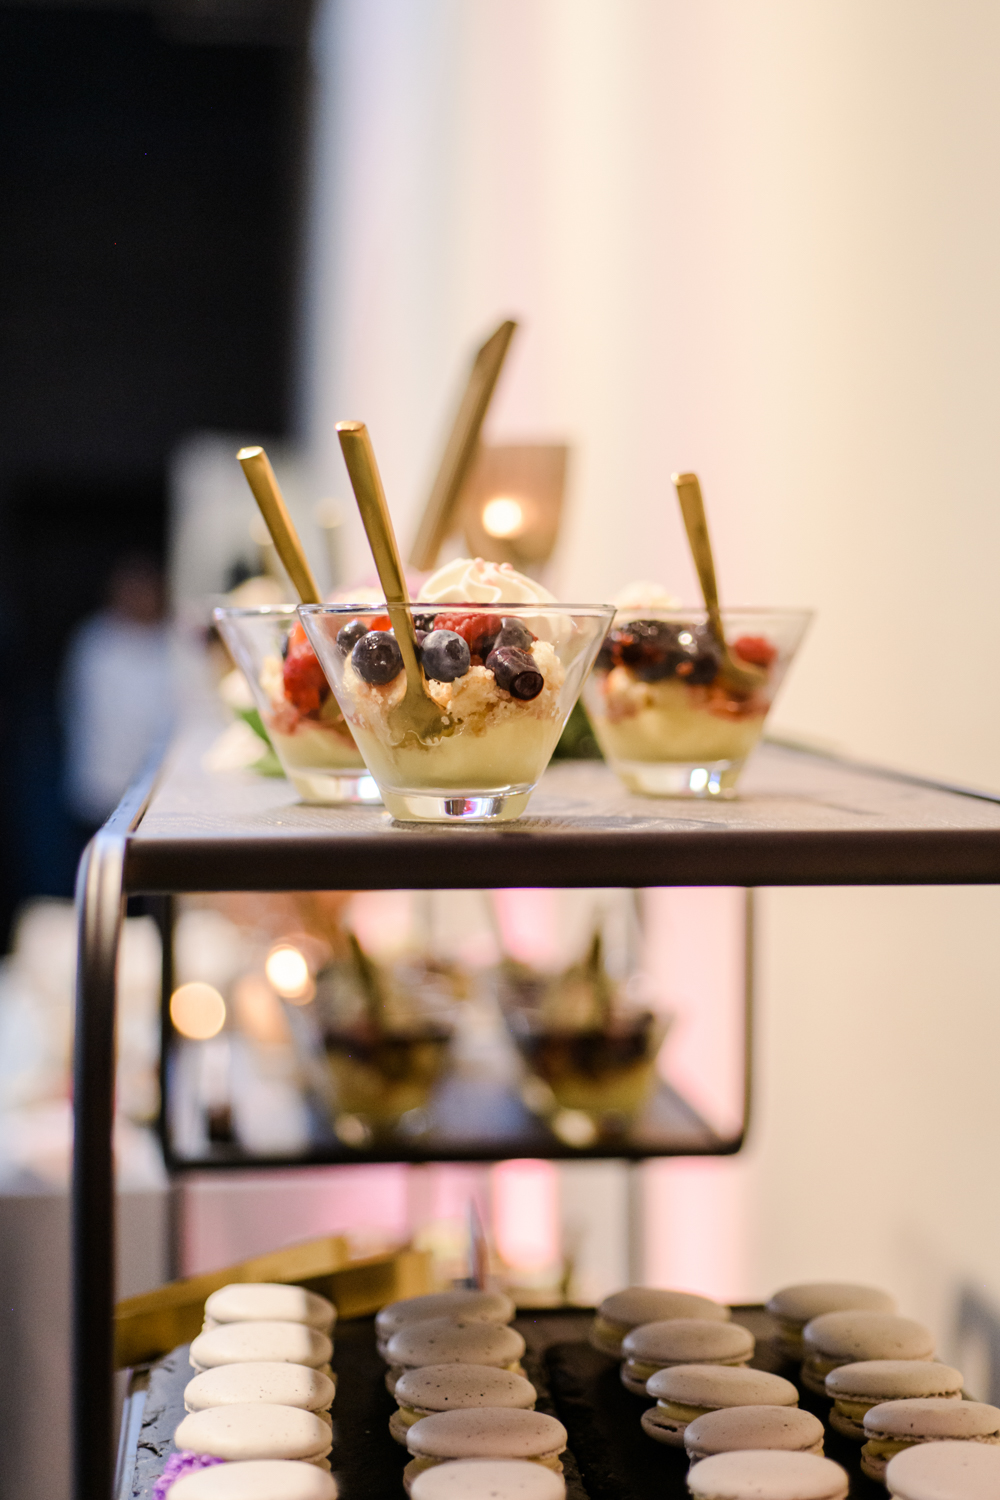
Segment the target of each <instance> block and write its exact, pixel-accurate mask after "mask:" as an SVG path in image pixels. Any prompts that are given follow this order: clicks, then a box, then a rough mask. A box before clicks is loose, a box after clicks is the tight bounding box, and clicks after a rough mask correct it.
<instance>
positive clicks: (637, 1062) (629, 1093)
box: [499, 935, 670, 1147]
mask: <svg viewBox="0 0 1000 1500" xmlns="http://www.w3.org/2000/svg"><path fill="white" fill-rule="evenodd" d="M499 990H500V1003H501V1008H502V1010H503V1013H504V1017H505V1019H506V1022H507V1027H508V1030H509V1031H510V1034H511V1036H512V1038H513V1040H514V1044H515V1046H516V1048H517V1050H518V1053H519V1054H520V1056H521V1060H522V1062H523V1063H524V1066H525V1069H526V1078H525V1083H524V1086H523V1088H522V1097H523V1099H524V1101H525V1103H526V1104H527V1105H528V1107H529V1108H530V1109H532V1110H533V1111H534V1112H535V1113H537V1114H540V1115H542V1116H544V1117H545V1118H546V1119H547V1120H548V1122H549V1124H550V1126H551V1128H552V1129H553V1130H554V1131H555V1133H556V1134H557V1135H558V1136H559V1137H560V1139H562V1140H563V1142H564V1144H566V1145H570V1146H577V1147H586V1146H590V1145H592V1144H593V1143H594V1142H595V1141H596V1140H598V1139H599V1138H603V1139H608V1138H610V1137H613V1136H615V1135H620V1134H622V1133H623V1132H625V1131H626V1130H627V1129H628V1128H629V1126H630V1125H631V1124H632V1122H633V1120H634V1119H635V1117H636V1116H637V1115H638V1114H639V1113H640V1112H641V1110H642V1109H643V1107H644V1106H645V1104H646V1103H647V1101H648V1100H649V1097H650V1095H651V1094H652V1092H653V1090H654V1088H655V1087H656V1081H657V1070H656V1059H657V1055H658V1053H659V1051H660V1047H661V1045H662V1043H663V1039H664V1037H665V1036H666V1033H667V1029H668V1027H669V1024H670V1017H669V1016H668V1015H665V1014H663V1013H660V1012H657V1011H654V1010H652V1009H649V1008H647V1007H644V1006H643V1005H641V1004H639V1003H636V1001H634V1000H632V999H630V998H628V997H627V995H626V994H625V993H624V990H623V988H622V987H621V986H618V985H616V984H615V983H614V982H613V981H612V980H611V978H610V977H609V975H608V973H607V970H606V969H605V966H604V961H603V956H602V947H601V940H600V936H599V935H595V937H594V939H593V941H592V943H591V947H590V950H589V952H588V954H587V957H586V959H585V960H584V961H583V962H582V963H580V964H574V965H572V966H571V967H570V968H568V969H566V970H565V971H564V972H563V973H561V974H558V975H555V976H552V975H542V974H539V973H538V972H536V971H533V970H531V969H529V968H527V967H526V966H524V965H522V964H519V963H515V962H512V961H511V960H506V961H505V962H504V963H503V964H502V965H501V968H500V972H499Z"/></svg>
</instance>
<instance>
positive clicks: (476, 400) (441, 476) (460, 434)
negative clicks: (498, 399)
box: [410, 318, 517, 573]
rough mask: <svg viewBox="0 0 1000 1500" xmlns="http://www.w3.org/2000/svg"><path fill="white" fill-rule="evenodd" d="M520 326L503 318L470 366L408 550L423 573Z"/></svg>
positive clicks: (442, 535) (445, 528)
mask: <svg viewBox="0 0 1000 1500" xmlns="http://www.w3.org/2000/svg"><path fill="white" fill-rule="evenodd" d="M516 328H517V324H516V323H515V322H514V320H513V319H512V318H508V319H507V320H506V322H504V323H501V324H500V326H499V328H497V329H496V330H495V331H494V332H493V333H491V334H490V337H489V338H488V339H487V340H486V343H485V344H483V346H482V348H481V349H478V350H477V351H476V357H475V359H474V360H473V361H472V369H471V370H470V371H469V378H468V381H467V383H466V387H465V390H464V392H463V393H462V399H461V401H460V402H459V406H458V411H457V412H456V413H455V421H454V423H453V424H452V429H451V432H450V433H449V435H448V441H447V443H446V445H445V450H444V453H443V454H442V455H441V463H440V465H439V467H438V471H437V474H436V476H435V479H434V483H433V485H432V486H431V492H430V495H429V496H428V497H427V504H426V506H425V507H424V513H423V516H422V517H421V520H420V525H419V527H418V528H417V536H416V540H415V541H414V543H413V550H412V551H411V553H410V562H411V563H412V564H413V566H414V567H415V568H419V569H420V571H421V572H422V573H423V572H427V571H429V570H430V569H431V568H433V566H434V564H435V563H436V562H437V555H438V553H439V552H440V550H441V543H442V542H443V541H444V540H445V539H446V538H447V536H448V534H449V531H450V529H451V525H452V521H453V519H454V516H455V509H456V506H457V505H458V502H459V500H460V499H461V497H462V490H463V489H464V487H465V481H466V479H467V478H468V477H469V470H470V469H471V468H472V465H473V463H474V461H475V458H476V454H477V452H478V451H479V434H480V431H481V430H482V426H483V422H484V420H485V418H486V413H487V411H488V410H489V405H490V401H491V400H492V399H493V392H494V390H495V389H496V383H497V381H498V379H499V378H500V371H501V369H502V368H503V362H504V360H505V359H506V357H507V350H508V349H509V347H510V341H511V339H512V338H513V337H514V331H515V329H516Z"/></svg>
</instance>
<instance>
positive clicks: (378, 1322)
mask: <svg viewBox="0 0 1000 1500" xmlns="http://www.w3.org/2000/svg"><path fill="white" fill-rule="evenodd" d="M516 1311H517V1309H516V1307H515V1306H514V1301H513V1298H511V1297H508V1296H507V1293H506V1292H478V1291H474V1290H473V1289H472V1288H462V1287H457V1288H456V1289H455V1290H454V1291H451V1292H427V1293H425V1295H424V1296H422V1297H403V1298H402V1299H401V1300H400V1301H399V1302H390V1303H388V1304H387V1306H385V1307H383V1308H382V1309H381V1311H380V1312H378V1313H376V1315H375V1338H376V1341H377V1343H378V1352H379V1353H380V1354H381V1355H382V1356H383V1358H384V1357H385V1346H386V1344H388V1342H389V1340H390V1339H391V1338H392V1336H393V1334H394V1333H398V1332H399V1330H400V1329H401V1328H404V1327H405V1326H406V1324H407V1323H426V1322H427V1320H428V1318H460V1319H461V1320H462V1322H463V1323H509V1322H510V1320H511V1318H513V1316H514V1314H515V1312H516Z"/></svg>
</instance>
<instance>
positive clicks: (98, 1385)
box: [71, 758, 158, 1500]
mask: <svg viewBox="0 0 1000 1500" xmlns="http://www.w3.org/2000/svg"><path fill="white" fill-rule="evenodd" d="M157 759H158V758H157ZM155 775H156V763H155V762H154V763H153V764H151V765H150V767H148V768H147V769H146V770H145V771H144V773H143V775H142V776H141V777H140V779H139V780H138V781H137V782H136V783H135V785H134V786H132V787H130V789H129V790H128V792H126V794H125V796H124V797H123V798H122V801H121V802H120V803H119V805H118V807H117V808H116V809H115V811H114V812H113V813H112V815H111V817H110V818H109V819H108V821H107V823H105V825H104V827H103V828H102V829H101V830H100V831H99V832H98V833H97V834H95V836H94V838H93V839H92V840H91V842H90V843H89V844H88V845H87V848H86V849H85V850H84V854H83V858H82V859H81V861H80V868H79V871H78V873H77V881H76V904H77V940H78V948H77V970H76V1032H75V1042H74V1054H73V1185H72V1198H71V1208H72V1277H73V1282H72V1292H73V1449H72V1455H73V1500H110V1497H111V1492H112V1485H113V1483H114V1464H115V1454H114V1446H113V1441H112V1435H113V1432H114V1409H113V1403H114V1326H113V1325H114V1304H115V1183H114V1159H113V1155H112V1125H113V1122H114V1110H115V979H116V969H117V964H118V942H119V938H120V937H121V930H122V918H123V916H124V909H125V897H124V877H125V853H126V847H127V840H128V834H129V832H130V831H131V829H133V828H134V827H135V825H136V824H137V823H138V821H139V819H140V818H141V817H142V814H143V811H144V809H145V806H146V802H147V801H148V798H149V794H150V791H151V789H152V785H153V781H154V778H155Z"/></svg>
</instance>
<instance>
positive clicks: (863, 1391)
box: [826, 1359, 963, 1443]
mask: <svg viewBox="0 0 1000 1500" xmlns="http://www.w3.org/2000/svg"><path fill="white" fill-rule="evenodd" d="M962 1383H963V1382H962V1374H961V1371H960V1370H956V1369H953V1368H952V1366H951V1365H941V1364H938V1363H937V1361H936V1360H933V1359H864V1360H859V1361H857V1362H856V1363H855V1364H851V1365H838V1366H837V1368H836V1369H835V1370H831V1371H830V1373H829V1375H828V1376H827V1377H826V1394H827V1395H828V1396H829V1397H830V1399H831V1401H832V1402H833V1408H832V1410H831V1412H830V1426H831V1427H832V1428H834V1430H835V1431H836V1432H839V1433H841V1434H842V1436H844V1437H849V1438H854V1439H855V1440H856V1441H857V1442H861V1443H863V1442H864V1440H865V1427H864V1422H865V1415H866V1413H867V1412H869V1411H871V1409H872V1407H873V1406H878V1405H880V1403H881V1402H883V1401H906V1400H912V1399H914V1398H916V1397H920V1398H923V1399H925V1400H926V1399H927V1398H928V1397H931V1396H939V1397H943V1398H946V1399H947V1400H949V1401H960V1400H961V1399H962Z"/></svg>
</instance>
